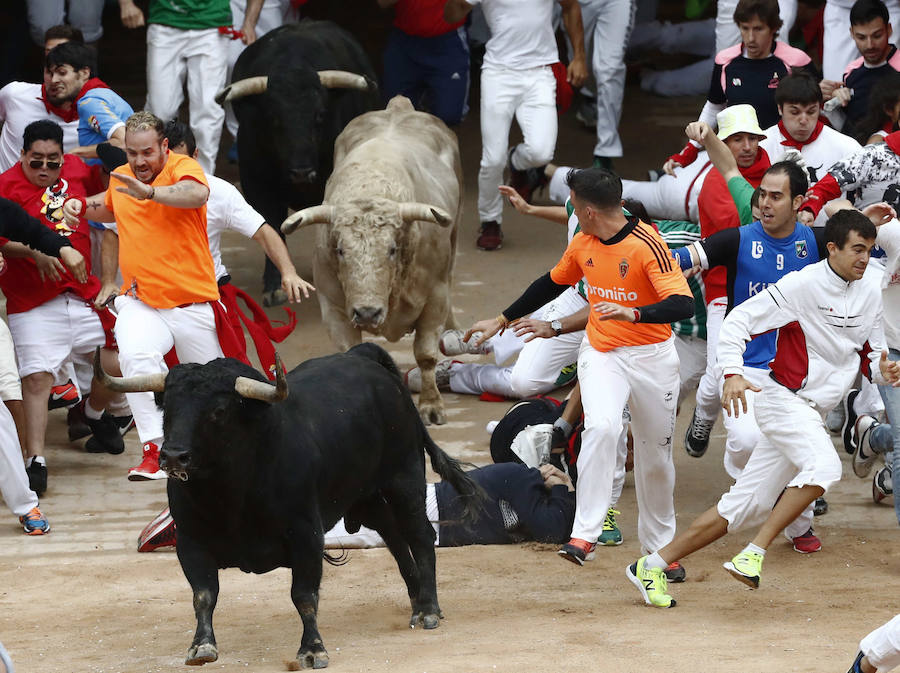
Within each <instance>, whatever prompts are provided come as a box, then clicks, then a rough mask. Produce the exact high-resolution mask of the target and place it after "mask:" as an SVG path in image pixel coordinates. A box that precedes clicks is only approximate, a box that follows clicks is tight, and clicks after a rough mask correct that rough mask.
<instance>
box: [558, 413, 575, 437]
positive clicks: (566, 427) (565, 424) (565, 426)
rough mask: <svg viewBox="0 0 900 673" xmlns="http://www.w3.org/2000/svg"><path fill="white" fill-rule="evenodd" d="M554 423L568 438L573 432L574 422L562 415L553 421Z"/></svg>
mask: <svg viewBox="0 0 900 673" xmlns="http://www.w3.org/2000/svg"><path fill="white" fill-rule="evenodd" d="M553 425H554V427H557V428H560V429H561V430H562V431H563V434H564V435H565V436H566V437H567V438H568V437H569V435H571V434H572V424H571V423H569V421H567V420H566V419H565V418H563V417H562V416H560V417H559V418H557V419H556V420H555V421H553Z"/></svg>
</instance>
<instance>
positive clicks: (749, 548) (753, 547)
mask: <svg viewBox="0 0 900 673" xmlns="http://www.w3.org/2000/svg"><path fill="white" fill-rule="evenodd" d="M742 551H752V552H753V553H755V554H759V555H760V556H765V555H766V550H765V549H763V548H762V547H757V546H756V545H755V544H753V543H752V542H750V543H749V544H748V545H747V546H746V547H744V549H743V550H742Z"/></svg>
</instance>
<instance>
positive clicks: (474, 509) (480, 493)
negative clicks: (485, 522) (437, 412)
mask: <svg viewBox="0 0 900 673" xmlns="http://www.w3.org/2000/svg"><path fill="white" fill-rule="evenodd" d="M419 424H420V425H421V428H422V436H423V438H424V440H425V451H426V452H427V453H428V456H429V457H430V458H431V467H432V469H433V470H434V471H435V472H437V473H438V474H439V475H440V476H441V479H443V480H444V481H446V482H447V483H449V484H450V485H451V486H452V487H453V488H454V490H455V491H456V492H457V493H458V494H459V496H460V498H461V499H462V501H463V503H464V504H463V516H462V518H463V521H465V522H466V523H474V522H475V520H476V518H477V517H478V512H479V511H480V510H481V509H482V508H483V506H484V502H485V500H486V499H487V496H486V494H485V492H484V489H482V488H481V486H479V485H478V484H477V483H476V482H475V480H474V479H472V477H470V476H469V475H468V474H466V471H465V470H463V469H462V468H463V465H465V464H466V463H463V462H461V461H459V460H457V459H456V458H454V457H453V456H450V455H448V454H447V452H446V451H444V450H443V449H442V448H441V447H439V446H438V445H437V444H435V442H434V440H433V439H432V438H431V435H429V434H428V430H427V429H426V428H425V424H424V423H422V420H421V419H419ZM470 467H474V466H470Z"/></svg>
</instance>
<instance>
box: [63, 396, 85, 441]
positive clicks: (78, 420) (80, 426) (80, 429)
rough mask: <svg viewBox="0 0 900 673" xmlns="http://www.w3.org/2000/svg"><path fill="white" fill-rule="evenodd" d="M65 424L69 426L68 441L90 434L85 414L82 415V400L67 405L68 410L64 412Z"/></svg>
mask: <svg viewBox="0 0 900 673" xmlns="http://www.w3.org/2000/svg"><path fill="white" fill-rule="evenodd" d="M66 424H67V425H68V426H69V441H70V442H74V441H76V440H79V439H81V438H82V437H87V436H88V435H89V434H91V428H90V426H88V424H87V416H85V415H84V400H81V401H80V402H79V403H78V404H76V405H74V406H72V407H69V411H68V412H67V413H66Z"/></svg>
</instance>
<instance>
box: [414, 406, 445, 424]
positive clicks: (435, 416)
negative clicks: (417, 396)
mask: <svg viewBox="0 0 900 673" xmlns="http://www.w3.org/2000/svg"><path fill="white" fill-rule="evenodd" d="M419 416H421V417H422V422H423V423H424V424H425V425H431V424H432V423H434V424H435V425H443V424H444V423H446V422H447V414H446V413H444V405H443V404H428V403H427V402H426V403H424V404H423V403H421V402H420V403H419Z"/></svg>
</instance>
